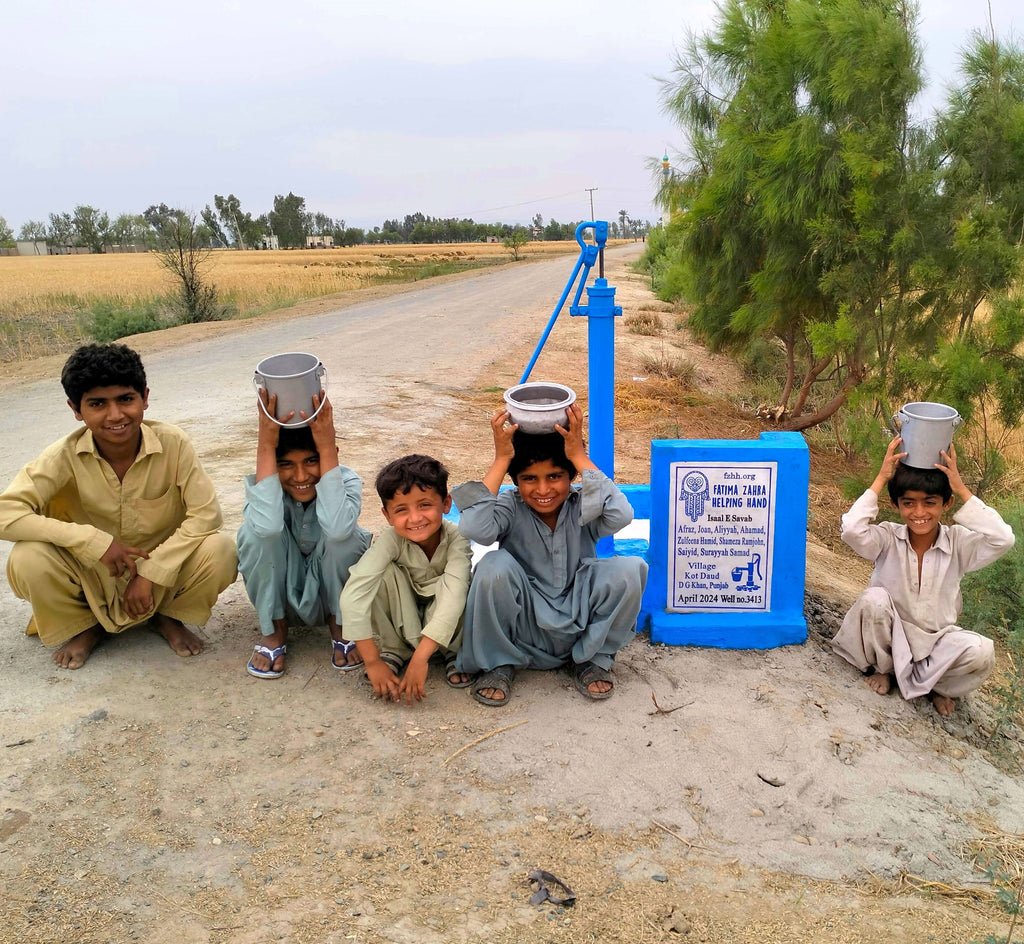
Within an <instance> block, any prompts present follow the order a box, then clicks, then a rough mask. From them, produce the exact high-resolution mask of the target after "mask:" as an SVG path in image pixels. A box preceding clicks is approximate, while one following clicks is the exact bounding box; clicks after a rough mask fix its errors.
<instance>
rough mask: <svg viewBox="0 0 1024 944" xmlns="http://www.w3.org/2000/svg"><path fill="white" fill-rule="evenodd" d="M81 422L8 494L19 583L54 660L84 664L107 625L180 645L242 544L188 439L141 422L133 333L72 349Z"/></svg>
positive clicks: (65, 379) (141, 380)
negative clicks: (224, 521)
mask: <svg viewBox="0 0 1024 944" xmlns="http://www.w3.org/2000/svg"><path fill="white" fill-rule="evenodd" d="M61 384H62V386H63V387H64V392H65V393H66V394H67V398H68V399H67V402H68V406H69V407H71V411H72V412H73V413H74V414H75V418H76V419H78V420H81V421H82V422H83V423H84V424H85V426H84V428H82V429H78V430H76V431H75V432H73V433H71V434H70V435H69V436H66V437H64V438H63V439H61V440H59V441H58V442H56V443H54V444H53V445H52V446H49V447H48V448H47V449H46V450H44V451H43V453H42V454H41V455H40V456H39V457H38V458H37V459H35V460H34V461H32V462H30V463H29V464H28V465H26V466H25V467H24V468H23V469H22V470H21V471H20V472H19V473H18V475H17V476H16V477H15V479H14V481H13V482H12V483H11V485H10V487H9V488H8V489H7V491H6V492H4V493H3V494H2V495H0V538H3V539H5V540H8V541H14V542H15V544H14V547H13V548H12V549H11V555H10V558H9V560H8V563H7V577H8V581H9V582H10V585H11V589H12V590H13V591H14V593H15V594H16V595H17V596H19V597H21V598H22V599H23V600H28V602H29V603H31V604H32V624H31V625H30V631H31V629H32V628H33V627H34V629H35V631H36V632H38V634H39V638H40V639H41V640H42V642H43V644H44V645H47V646H57V647H58V648H57V650H56V652H54V654H53V661H54V662H56V663H57V665H59V666H62V667H63V668H67V669H77V668H80V667H81V666H82V665H84V664H85V661H86V660H87V659H88V658H89V655H90V654H91V652H92V650H93V649H94V648H95V646H96V645H97V643H99V642H100V641H101V640H102V639H103V638H104V636H105V635H106V634H108V633H120V632H123V631H124V630H126V629H129V628H131V627H133V626H137V625H139V624H141V623H144V622H146V621H148V620H150V619H152V620H153V624H154V627H155V628H156V630H157V632H159V633H160V635H162V636H163V637H164V639H166V640H167V642H168V643H169V644H170V646H171V648H172V649H173V650H174V651H175V652H176V653H177V654H178V655H180V656H191V655H195V654H197V653H198V652H200V651H201V650H202V648H203V643H202V640H200V639H199V637H198V636H197V635H196V634H195V633H193V632H192V631H191V630H190V629H188V628H187V627H186V626H185V625H184V623H185V622H188V623H192V624H202V623H205V622H206V620H207V619H208V618H209V616H210V610H211V608H212V607H213V604H214V602H215V601H216V599H217V597H218V595H219V594H220V592H221V591H222V590H224V589H225V587H227V586H228V585H229V584H230V583H231V582H232V581H233V580H234V579H235V575H236V563H237V560H236V556H235V542H234V541H233V540H232V539H231V537H230V536H228V535H224V534H220V533H219V530H218V529H219V528H220V526H221V514H220V506H219V505H218V504H217V497H216V495H215V494H214V490H213V483H212V482H211V481H210V478H209V476H207V474H206V473H205V472H204V471H203V468H202V466H201V465H200V464H199V460H198V458H197V457H196V454H195V451H194V449H193V448H192V445H191V443H190V442H189V440H188V437H187V436H186V435H185V433H183V432H182V431H181V430H180V429H178V428H177V427H175V426H170V425H168V424H166V423H157V422H152V421H150V420H143V414H144V413H145V411H146V408H147V406H148V405H149V388H148V387H147V386H146V372H145V370H144V369H143V366H142V361H141V360H140V358H139V355H138V354H136V353H135V351H133V350H131V348H128V347H125V346H124V345H123V344H107V345H99V344H90V345H86V346H84V347H80V348H79V349H78V350H77V351H75V352H74V353H73V354H72V355H71V357H70V358H68V360H67V363H65V365H64V369H63V371H62V373H61Z"/></svg>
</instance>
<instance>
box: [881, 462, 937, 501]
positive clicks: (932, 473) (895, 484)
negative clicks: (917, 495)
mask: <svg viewBox="0 0 1024 944" xmlns="http://www.w3.org/2000/svg"><path fill="white" fill-rule="evenodd" d="M888 489H889V499H890V501H892V503H893V504H894V505H896V504H898V503H899V500H900V499H901V498H902V497H903V496H904V495H905V494H906V493H907V492H924V493H925V495H938V496H939V497H940V498H941V499H942V504H944V505H945V504H946V503H947V502H948V501H949V500H950V499H951V498H952V497H953V488H952V486H951V485H950V484H949V476H947V475H946V473H945V472H943V471H942V469H919V468H917V467H916V466H912V465H904V464H903V463H902V462H897V463H896V471H895V472H894V473H893V476H892V478H891V479H889V484H888Z"/></svg>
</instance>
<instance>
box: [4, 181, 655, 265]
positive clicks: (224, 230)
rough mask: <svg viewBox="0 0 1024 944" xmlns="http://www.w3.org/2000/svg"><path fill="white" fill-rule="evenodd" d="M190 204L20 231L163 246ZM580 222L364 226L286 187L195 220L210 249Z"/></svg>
mask: <svg viewBox="0 0 1024 944" xmlns="http://www.w3.org/2000/svg"><path fill="white" fill-rule="evenodd" d="M191 217H192V214H190V213H188V212H186V211H185V210H182V209H179V208H175V207H169V206H167V204H166V203H160V204H153V205H151V206H149V207H148V208H147V209H145V210H144V211H143V212H142V213H137V214H131V213H122V214H120V215H119V216H114V217H112V216H110V215H109V214H108V213H105V212H103V211H102V210H98V209H96V208H95V207H92V206H87V205H81V206H76V207H75V208H74V209H73V210H71V211H70V212H65V213H50V214H49V216H48V218H47V219H46V220H28V221H27V222H26V223H24V224H23V225H22V227H21V229H20V230H19V231H18V236H17V238H18V239H22V240H38V241H46V242H47V243H48V244H49V245H50V246H51V247H54V248H56V249H57V250H58V251H59V250H61V249H66V250H70V249H86V250H88V251H89V252H104V251H109V250H110V249H117V248H119V249H128V248H133V247H134V248H140V249H158V248H159V247H160V246H161V243H162V240H163V239H164V237H165V235H166V233H167V232H168V231H169V230H170V229H171V228H174V227H177V226H178V225H179V224H180V222H181V221H182V220H186V219H191ZM577 225H578V224H577V223H576V222H567V223H560V222H559V221H557V220H555V219H550V220H549V221H548V223H547V224H546V225H545V224H544V221H543V217H542V216H541V215H540V214H539V213H538V214H537V215H536V216H535V217H534V219H533V223H532V226H523V225H522V224H518V223H477V222H474V221H473V220H471V219H457V218H455V217H448V218H444V219H442V218H440V217H432V216H425V215H424V214H423V213H410V214H407V215H406V216H405V217H404V218H403V219H400V220H399V219H393V220H384V222H383V223H382V224H381V225H380V226H374V227H373V228H372V229H362V228H360V227H357V226H348V225H347V224H346V222H345V220H343V219H335V218H333V217H330V216H328V215H327V214H325V213H319V212H313V211H310V210H308V209H307V207H306V200H305V198H304V197H300V196H298V195H297V194H294V193H291V192H289V193H288V194H286V195H284V196H282V195H280V194H279V195H277V196H275V197H274V203H273V209H271V210H270V211H269V212H267V213H262V214H259V215H257V216H253V214H252V213H251V212H249V211H246V210H244V209H243V208H242V204H241V201H240V200H239V199H238V197H236V196H235V195H234V194H233V193H229V194H228V195H227V196H222V195H221V194H214V197H213V203H212V205H211V204H207V205H206V206H205V207H204V208H203V210H202V211H201V212H200V213H199V215H198V217H196V219H195V221H194V227H195V234H194V235H195V241H196V244H197V245H198V246H201V247H204V248H210V249H218V248H237V249H259V248H264V247H266V246H267V245H270V244H271V242H272V240H271V237H276V239H277V245H278V246H280V248H282V249H292V248H305V246H306V239H307V237H310V236H312V237H323V236H330V237H331V240H332V241H333V244H334V245H335V246H357V245H379V244H390V243H468V242H483V241H485V240H487V239H488V238H490V237H493V238H496V239H499V240H505V239H508V238H509V237H510V236H512V235H513V234H515V233H517V232H520V233H522V234H523V235H524V236H525V238H526V239H546V240H564V239H572V238H573V234H574V233H575V231H576V226H577ZM610 228H611V235H612V237H613V238H628V237H633V238H639V237H641V236H643V235H645V234H646V232H647V230H648V229H649V228H650V224H649V223H646V222H643V223H640V222H637V221H633V220H630V219H629V216H628V214H627V213H626V211H625V210H620V211H619V219H618V221H612V222H611V224H610ZM13 242H14V232H13V230H12V229H11V227H10V226H9V225H8V224H7V222H6V221H5V220H4V219H3V217H0V246H9V245H13Z"/></svg>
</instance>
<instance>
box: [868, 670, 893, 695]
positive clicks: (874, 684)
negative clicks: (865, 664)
mask: <svg viewBox="0 0 1024 944" xmlns="http://www.w3.org/2000/svg"><path fill="white" fill-rule="evenodd" d="M864 681H865V682H867V684H868V688H870V689H871V691H873V692H877V693H878V694H879V695H888V694H889V691H890V689H891V688H892V676H891V675H889V674H888V673H887V672H876V673H875V674H874V675H868V676H867V677H865V679H864Z"/></svg>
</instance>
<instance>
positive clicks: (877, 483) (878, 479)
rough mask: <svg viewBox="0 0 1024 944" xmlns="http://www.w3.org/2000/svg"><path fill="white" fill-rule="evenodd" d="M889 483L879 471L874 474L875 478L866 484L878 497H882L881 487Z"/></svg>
mask: <svg viewBox="0 0 1024 944" xmlns="http://www.w3.org/2000/svg"><path fill="white" fill-rule="evenodd" d="M888 484H889V479H888V478H887V477H886V476H885V475H883V474H882V473H881V472H879V473H878V475H876V476H875V480H874V481H873V482H872V483H871V484H870V485H869V486H868V488H870V489H871V491H873V492H874V493H875V494H876V495H877V496H878V497H879V498H881V497H882V489H883V488H885V486H886V485H888Z"/></svg>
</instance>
